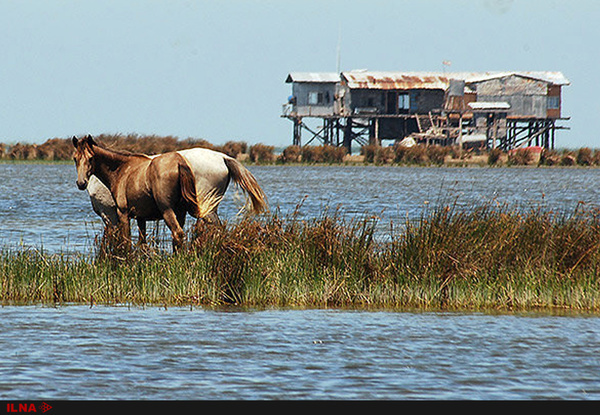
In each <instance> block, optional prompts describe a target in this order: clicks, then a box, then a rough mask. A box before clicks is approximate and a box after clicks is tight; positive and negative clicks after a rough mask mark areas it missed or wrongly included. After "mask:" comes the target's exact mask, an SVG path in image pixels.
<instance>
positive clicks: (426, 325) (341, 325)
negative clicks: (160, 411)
mask: <svg viewBox="0 0 600 415" xmlns="http://www.w3.org/2000/svg"><path fill="white" fill-rule="evenodd" d="M599 324H600V322H599V320H598V319H597V318H587V317H556V316H554V317H550V316H528V315H482V314H456V313H454V314H440V313H423V314H419V313H417V314H415V313H400V312H398V313H394V312H375V311H372V312H353V311H331V310H303V311H302V310H270V311H244V312H241V311H240V312H236V311H228V312H226V311H206V310H201V309H200V310H198V309H194V310H188V309H168V310H164V309H158V308H149V309H126V308H115V307H112V308H98V307H95V308H92V309H90V308H87V307H83V306H66V307H61V308H58V309H54V308H37V307H7V308H3V309H0V349H1V350H2V354H1V355H0V374H1V376H0V399H15V398H18V399H20V400H25V399H34V398H40V397H42V398H44V399H552V398H562V399H598V398H600V379H599V376H600V372H599V369H600V361H599V359H600V358H599V354H598V352H599V351H600V335H599V330H600V326H599Z"/></svg>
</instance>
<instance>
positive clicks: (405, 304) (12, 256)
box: [0, 206, 600, 312]
mask: <svg viewBox="0 0 600 415" xmlns="http://www.w3.org/2000/svg"><path fill="white" fill-rule="evenodd" d="M377 225H378V219H377V218H375V217H364V218H362V219H354V220H347V219H345V218H344V217H341V216H340V215H339V214H338V213H336V212H333V213H327V212H325V213H323V214H322V215H321V216H320V217H318V218H315V219H313V220H308V221H303V220H299V219H298V218H297V217H296V216H294V215H292V216H291V217H287V218H281V217H279V216H278V215H277V214H272V215H270V216H269V215H267V216H264V217H261V218H257V219H243V220H240V221H239V222H235V223H228V224H225V225H224V226H214V225H213V226H208V225H203V224H202V225H200V226H199V227H198V228H196V229H194V230H193V231H192V235H190V237H191V238H190V239H191V242H190V244H189V246H188V247H187V248H186V249H185V250H184V251H182V252H180V253H177V254H170V253H164V252H160V251H158V250H156V249H153V248H150V249H140V248H136V249H133V250H131V251H130V252H127V253H122V252H115V251H114V250H111V249H110V247H109V245H103V246H101V247H98V249H97V252H94V253H93V254H92V255H91V256H90V257H85V256H83V255H82V256H79V257H73V256H66V255H49V254H45V253H43V252H39V251H36V250H27V249H16V250H11V249H4V250H3V251H1V252H0V278H1V280H0V281H1V288H2V292H1V295H0V301H1V302H2V304H31V303H43V304H47V303H49V304H54V303H58V304H61V303H90V304H131V305H150V304H154V305H165V306H183V305H201V306H220V305H230V304H235V305H240V306H248V307H270V306H275V307H365V308H379V309H381V308H389V309H423V310H440V309H444V310H492V309H494V310H533V309H542V310H555V309H561V310H563V309H565V310H580V311H592V312H596V311H600V279H599V277H598V275H599V271H600V220H599V218H598V212H597V211H596V210H593V209H592V210H586V211H584V210H582V209H581V208H579V209H577V210H576V211H575V212H572V213H569V214H566V213H560V212H544V211H540V210H532V211H528V212H521V211H510V210H508V209H506V208H502V207H494V208H492V207H491V206H483V207H480V208H477V209H474V210H472V211H469V212H461V211H457V210H455V209H454V208H453V207H452V206H450V207H444V208H441V209H438V210H435V211H433V212H431V213H429V214H426V215H424V216H423V218H421V220H419V221H417V222H415V223H406V224H403V226H400V227H398V228H397V229H395V230H391V231H390V235H386V236H387V238H383V239H384V240H383V241H382V240H381V238H377V237H376V232H375V229H376V227H377Z"/></svg>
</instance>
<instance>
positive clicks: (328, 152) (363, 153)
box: [0, 134, 600, 167]
mask: <svg viewBox="0 0 600 415" xmlns="http://www.w3.org/2000/svg"><path fill="white" fill-rule="evenodd" d="M95 139H96V140H97V141H98V142H100V143H102V144H104V145H105V146H107V147H108V148H113V149H118V150H125V151H129V152H133V153H144V154H160V153H165V152H169V151H177V150H183V149H186V148H191V147H204V148H210V149H213V150H217V151H221V152H223V153H225V154H228V155H229V156H231V157H236V158H238V159H240V160H242V161H245V162H248V163H256V164H375V165H401V166H524V165H528V166H532V165H533V166H538V165H539V166H585V167H589V166H592V167H597V166H600V150H593V149H590V148H580V149H577V150H567V149H563V150H544V151H542V152H540V151H539V150H540V149H539V148H538V149H536V148H529V149H520V150H516V151H510V152H503V151H500V150H498V149H489V150H461V149H459V148H458V147H456V146H444V147H442V146H437V145H429V146H425V145H416V146H413V147H404V146H400V145H393V146H385V147H382V146H375V145H365V146H362V147H361V148H360V154H352V155H349V154H347V152H346V149H345V148H342V147H334V146H328V145H319V146H314V145H313V146H303V147H300V146H295V145H292V146H288V147H285V148H284V149H282V151H281V152H280V153H277V154H276V152H275V147H274V146H269V145H265V144H262V143H257V144H253V145H248V144H247V143H246V142H244V141H228V142H226V143H225V144H223V145H214V144H211V143H210V142H208V141H206V140H203V139H195V138H187V139H184V140H180V139H178V138H177V137H173V136H156V135H145V136H140V135H137V134H127V135H123V134H101V135H98V136H96V137H95ZM72 154H73V146H72V143H71V138H52V139H49V140H47V141H46V142H44V143H43V144H39V145H38V144H28V143H16V144H14V145H8V144H2V143H0V160H2V161H23V160H24V161H28V162H31V161H69V162H71V161H72Z"/></svg>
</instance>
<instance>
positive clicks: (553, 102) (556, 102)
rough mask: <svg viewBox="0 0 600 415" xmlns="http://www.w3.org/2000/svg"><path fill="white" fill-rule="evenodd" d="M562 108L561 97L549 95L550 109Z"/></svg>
mask: <svg viewBox="0 0 600 415" xmlns="http://www.w3.org/2000/svg"><path fill="white" fill-rule="evenodd" d="M559 108H560V97H558V96H553V97H548V109H549V110H557V109H559Z"/></svg>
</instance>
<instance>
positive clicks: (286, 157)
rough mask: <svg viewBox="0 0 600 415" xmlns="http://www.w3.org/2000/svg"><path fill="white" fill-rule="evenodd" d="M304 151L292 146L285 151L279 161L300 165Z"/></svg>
mask: <svg viewBox="0 0 600 415" xmlns="http://www.w3.org/2000/svg"><path fill="white" fill-rule="evenodd" d="M301 155H302V149H301V148H300V146H297V145H292V146H289V147H286V148H284V149H283V152H282V153H281V156H280V157H279V160H280V161H281V162H283V163H298V162H300V159H301V157H300V156H301Z"/></svg>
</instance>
